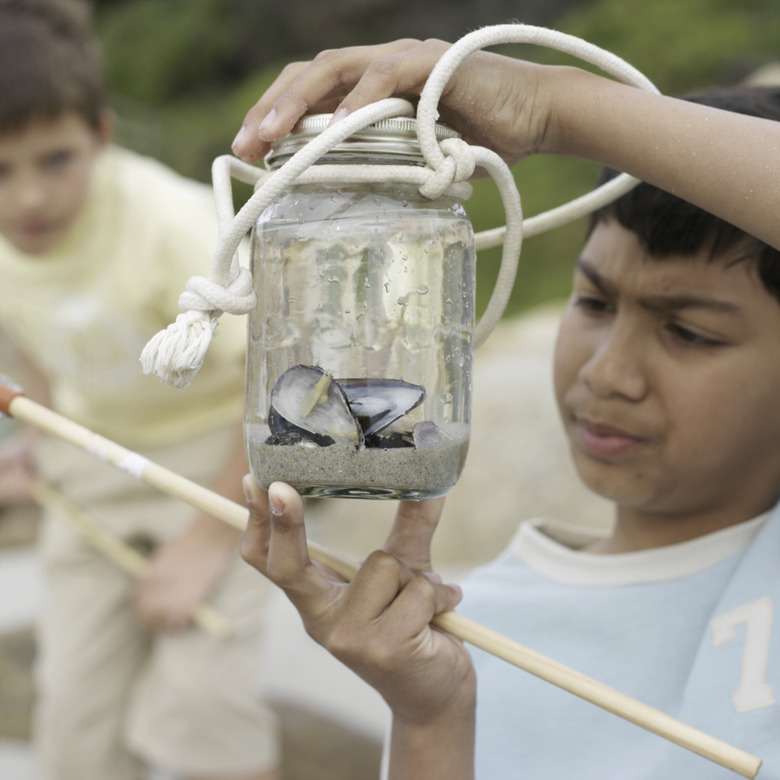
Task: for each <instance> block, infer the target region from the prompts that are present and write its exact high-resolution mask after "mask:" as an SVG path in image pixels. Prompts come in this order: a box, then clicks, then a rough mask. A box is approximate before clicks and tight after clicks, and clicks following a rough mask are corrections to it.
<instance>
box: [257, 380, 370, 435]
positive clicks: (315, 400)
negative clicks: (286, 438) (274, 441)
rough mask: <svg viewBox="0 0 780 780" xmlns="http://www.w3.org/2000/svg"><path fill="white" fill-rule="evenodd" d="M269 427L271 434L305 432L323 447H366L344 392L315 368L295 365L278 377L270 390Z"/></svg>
mask: <svg viewBox="0 0 780 780" xmlns="http://www.w3.org/2000/svg"><path fill="white" fill-rule="evenodd" d="M268 427H269V428H270V430H271V433H272V434H280V433H283V432H285V431H289V430H290V429H294V430H298V431H302V432H304V434H306V435H307V436H306V437H307V438H309V439H311V440H313V441H315V442H316V443H321V444H332V443H334V442H336V441H347V442H350V443H352V444H354V445H355V446H357V447H361V446H362V445H363V432H362V430H361V428H360V425H359V424H358V422H357V420H356V419H355V417H354V415H353V413H352V412H351V410H350V408H349V405H348V404H347V398H346V396H345V394H344V391H343V390H342V389H341V387H340V386H339V385H338V383H336V382H334V381H333V378H332V377H331V376H330V375H329V374H326V373H325V372H324V371H323V370H322V369H320V368H317V367H316V366H304V365H295V366H292V367H291V368H288V369H287V370H286V371H285V372H284V373H283V374H281V375H280V376H279V378H278V379H277V380H276V384H275V385H274V388H273V390H272V391H271V407H270V409H269V413H268Z"/></svg>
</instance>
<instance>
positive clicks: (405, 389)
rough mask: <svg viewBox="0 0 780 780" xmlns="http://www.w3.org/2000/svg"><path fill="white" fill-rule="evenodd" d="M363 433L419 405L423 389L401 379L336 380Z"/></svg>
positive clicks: (374, 429)
mask: <svg viewBox="0 0 780 780" xmlns="http://www.w3.org/2000/svg"><path fill="white" fill-rule="evenodd" d="M337 382H338V384H339V385H340V386H341V388H342V389H343V390H344V394H345V396H346V398H347V403H348V404H349V408H350V409H351V410H352V414H354V416H355V418H356V419H357V421H358V422H359V423H360V427H361V428H362V429H363V435H364V436H366V437H369V436H372V435H373V434H375V433H378V432H379V431H381V430H382V429H384V428H387V426H388V425H392V424H393V423H394V422H395V421H396V420H398V419H399V418H400V417H403V416H404V415H405V414H407V413H408V412H410V411H411V410H412V409H414V408H415V407H417V406H419V405H420V404H421V403H422V402H423V399H424V398H425V388H424V387H421V386H420V385H413V384H410V383H409V382H404V381H402V380H401V379H338V380H337Z"/></svg>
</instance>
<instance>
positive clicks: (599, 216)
mask: <svg viewBox="0 0 780 780" xmlns="http://www.w3.org/2000/svg"><path fill="white" fill-rule="evenodd" d="M685 99H686V100H690V101H692V102H694V103H700V104H703V105H707V106H713V107H715V108H721V109H724V110H726V111H734V112H736V113H740V114H749V115H751V116H757V117H762V118H764V119H773V120H775V121H780V86H777V87H775V86H769V87H767V86H760V87H759V86H737V87H724V88H721V89H712V90H708V91H706V92H700V93H694V94H691V95H687V96H686V97H685ZM616 175H617V172H616V171H614V170H612V169H610V168H605V169H603V170H602V172H601V176H600V181H599V183H604V182H606V181H609V180H610V179H613V178H614V177H615V176H616ZM724 186H726V185H724ZM609 218H612V219H616V220H617V221H618V223H619V224H620V225H622V226H623V227H624V228H626V229H628V230H630V231H631V232H633V233H635V234H636V235H637V236H638V238H639V241H640V242H641V244H642V246H643V247H644V248H645V249H646V250H647V252H648V253H649V254H651V255H653V256H654V257H666V256H668V255H671V254H683V255H688V254H694V253H696V252H698V251H699V250H701V249H703V248H709V249H710V253H711V256H713V257H714V256H716V255H717V254H719V253H721V252H723V251H725V250H728V249H730V248H731V247H734V246H737V245H740V246H743V247H744V249H745V258H746V259H748V258H750V259H751V261H754V262H755V264H756V269H757V271H758V275H759V278H760V279H761V282H762V283H763V285H764V286H765V287H766V289H767V290H768V291H769V293H770V294H771V295H773V296H775V297H776V298H777V299H778V301H779V302H780V251H778V250H777V249H775V248H774V247H771V246H768V245H767V244H765V243H763V242H762V241H759V240H758V239H757V238H754V237H753V236H751V235H749V234H747V233H745V232H744V231H743V230H740V229H739V228H737V227H735V226H734V225H732V224H730V223H728V222H725V221H724V220H722V219H719V218H718V217H716V216H714V215H713V214H710V213H709V212H707V211H704V210H703V209H700V208H698V207H697V206H694V205H692V204H691V203H688V202H687V201H684V200H681V199H680V198H678V197H676V196H674V195H671V194H670V193H668V192H665V191H664V190H661V189H658V188H657V187H654V186H652V185H650V184H646V183H644V182H642V183H641V184H638V185H637V186H636V187H634V189H633V190H631V191H630V192H629V193H627V194H626V195H623V196H622V197H621V198H618V199H617V200H616V201H614V202H612V203H610V204H608V205H606V206H604V207H603V208H601V209H599V210H598V211H596V212H594V213H593V215H592V216H591V223H590V230H593V228H594V227H595V225H597V224H598V223H599V222H603V221H605V220H607V219H609Z"/></svg>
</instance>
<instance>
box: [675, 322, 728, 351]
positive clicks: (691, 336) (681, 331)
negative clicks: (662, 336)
mask: <svg viewBox="0 0 780 780" xmlns="http://www.w3.org/2000/svg"><path fill="white" fill-rule="evenodd" d="M666 327H667V330H668V331H669V332H670V333H671V334H672V335H673V336H675V337H676V338H678V339H679V340H680V341H683V342H685V343H686V344H690V345H691V346H693V347H719V346H721V345H722V343H723V342H721V341H718V340H717V339H711V338H709V337H707V336H702V335H701V333H697V332H696V331H694V330H691V329H690V328H686V327H684V326H682V325H679V324H678V323H676V322H671V323H669V324H668V325H667V326H666Z"/></svg>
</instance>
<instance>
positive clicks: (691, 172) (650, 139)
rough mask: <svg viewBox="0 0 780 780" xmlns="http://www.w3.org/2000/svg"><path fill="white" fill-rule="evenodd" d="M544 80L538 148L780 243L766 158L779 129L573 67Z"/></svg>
mask: <svg viewBox="0 0 780 780" xmlns="http://www.w3.org/2000/svg"><path fill="white" fill-rule="evenodd" d="M548 79H549V82H548V85H549V89H550V91H549V93H548V94H549V96H550V99H551V108H550V129H549V131H548V135H547V139H546V142H547V147H548V148H546V149H545V150H544V151H548V152H550V153H553V154H565V155H571V156H577V157H582V158H585V159H590V160H594V161H596V162H598V163H601V164H604V165H608V166H610V167H613V168H616V169H617V170H621V171H626V172H628V173H631V174H632V175H634V176H636V177H638V178H640V179H642V180H643V181H647V182H649V183H650V184H654V185H655V186H657V187H660V188H661V189H665V190H667V191H669V192H672V193H673V194H675V195H677V196H678V197H681V198H683V199H684V200H688V201H690V202H692V203H694V204H696V205H697V206H700V207H701V208H703V209H705V210H707V211H710V212H712V213H713V214H716V215H717V216H719V217H721V218H722V219H725V220H727V221H729V222H731V223H733V224H735V225H737V226H738V227H740V228H742V229H743V230H745V231H746V232H747V233H750V234H751V235H753V236H755V237H757V238H759V239H761V240H762V241H765V242H766V243H768V244H771V245H773V246H776V247H780V223H778V220H777V219H776V216H775V215H776V214H777V213H778V211H780V186H778V182H779V181H780V171H779V170H778V165H777V163H776V161H775V160H773V159H771V157H769V158H768V157H767V155H772V154H774V155H775V157H776V158H780V124H778V123H776V122H770V121H768V120H763V119H758V118H755V117H748V116H745V115H742V114H736V113H733V112H729V111H719V110H717V109H714V108H710V107H708V106H702V105H698V104H696V103H692V102H690V101H686V100H679V99H674V98H669V97H664V96H660V95H654V94H651V93H648V92H645V91H643V90H640V89H637V88H635V87H630V86H626V85H624V84H620V83H617V82H614V81H612V80H610V79H606V78H602V77H600V76H595V75H593V74H590V73H586V72H584V71H580V70H578V69H574V68H561V69H553V70H551V71H549V73H548ZM758 150H763V151H761V152H759V151H758Z"/></svg>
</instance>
